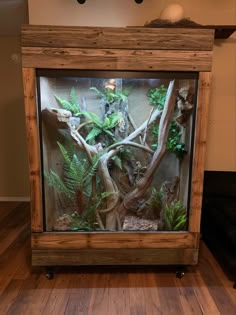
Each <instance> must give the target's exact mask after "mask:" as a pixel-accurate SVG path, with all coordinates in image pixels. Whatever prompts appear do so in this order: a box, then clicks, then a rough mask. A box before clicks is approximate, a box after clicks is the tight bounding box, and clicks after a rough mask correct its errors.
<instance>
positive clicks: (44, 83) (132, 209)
mask: <svg viewBox="0 0 236 315" xmlns="http://www.w3.org/2000/svg"><path fill="white" fill-rule="evenodd" d="M197 80H198V78H197V74H195V73H187V74H186V73H146V72H145V73H142V72H99V71H97V72H88V71H87V72H81V71H80V72H77V73H75V72H73V71H72V72H68V71H67V72H65V71H64V72H63V71H61V70H59V71H57V72H55V71H44V72H43V71H38V77H37V87H38V105H39V109H38V113H39V123H40V141H41V162H42V191H43V204H44V214H45V230H46V231H150V232H155V231H183V230H187V228H188V213H189V203H190V202H189V196H190V188H191V187H190V184H191V160H192V151H193V137H194V132H193V130H194V118H195V107H196V90H197ZM173 86H174V87H173ZM172 87H173V89H172ZM171 89H172V90H171Z"/></svg>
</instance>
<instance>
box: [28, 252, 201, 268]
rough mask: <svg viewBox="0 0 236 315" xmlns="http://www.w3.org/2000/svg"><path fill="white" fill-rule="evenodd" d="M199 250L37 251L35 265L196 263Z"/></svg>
mask: <svg viewBox="0 0 236 315" xmlns="http://www.w3.org/2000/svg"><path fill="white" fill-rule="evenodd" d="M197 263H198V249H180V248H161V249H119V250H109V249H82V250H50V251H48V250H33V251H32V265H33V266H61V265H71V266H76V265H167V264H168V265H196V264H197Z"/></svg>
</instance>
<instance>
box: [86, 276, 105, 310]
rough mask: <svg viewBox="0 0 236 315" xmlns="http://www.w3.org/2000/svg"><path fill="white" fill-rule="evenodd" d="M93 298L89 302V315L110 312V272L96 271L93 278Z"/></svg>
mask: <svg viewBox="0 0 236 315" xmlns="http://www.w3.org/2000/svg"><path fill="white" fill-rule="evenodd" d="M91 280H92V281H91V287H92V291H91V299H90V303H89V309H88V315H104V314H108V297H109V293H108V291H109V290H108V283H109V274H108V273H101V274H99V273H95V274H93V276H92V278H91Z"/></svg>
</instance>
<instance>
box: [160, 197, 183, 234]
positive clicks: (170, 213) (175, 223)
mask: <svg viewBox="0 0 236 315" xmlns="http://www.w3.org/2000/svg"><path fill="white" fill-rule="evenodd" d="M164 221H165V227H166V230H168V231H180V230H185V229H186V222H187V215H186V209H185V208H184V206H183V204H182V203H181V201H172V202H171V204H170V205H169V206H166V207H165V209H164Z"/></svg>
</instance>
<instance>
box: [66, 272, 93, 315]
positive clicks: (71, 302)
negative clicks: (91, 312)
mask: <svg viewBox="0 0 236 315" xmlns="http://www.w3.org/2000/svg"><path fill="white" fill-rule="evenodd" d="M91 291H92V288H91V274H89V273H86V272H85V273H81V272H78V273H76V272H74V273H73V276H72V277H71V279H70V282H69V298H68V303H67V306H66V310H65V315H71V314H77V315H87V314H88V309H89V303H90V298H91Z"/></svg>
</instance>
